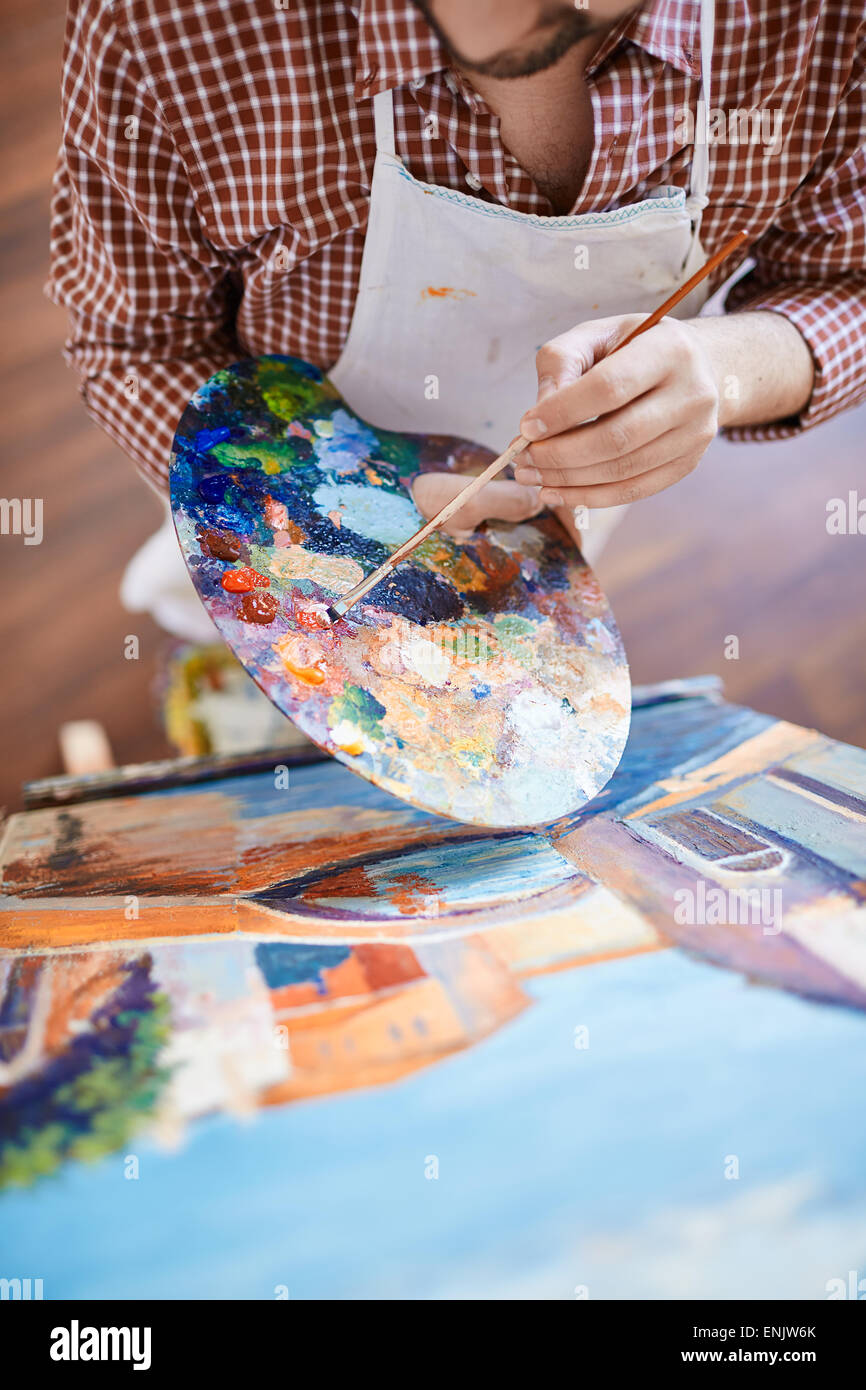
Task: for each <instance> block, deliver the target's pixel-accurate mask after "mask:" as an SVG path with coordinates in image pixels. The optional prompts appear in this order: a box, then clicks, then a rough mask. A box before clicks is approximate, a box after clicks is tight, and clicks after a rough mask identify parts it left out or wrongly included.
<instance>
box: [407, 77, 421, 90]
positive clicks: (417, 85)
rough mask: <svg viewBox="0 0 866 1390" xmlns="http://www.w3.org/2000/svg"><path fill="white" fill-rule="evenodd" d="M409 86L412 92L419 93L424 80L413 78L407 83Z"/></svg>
mask: <svg viewBox="0 0 866 1390" xmlns="http://www.w3.org/2000/svg"><path fill="white" fill-rule="evenodd" d="M409 86H410V87H411V88H412V91H413V92H420V90H421V88H422V87H423V86H424V78H423V77H413V78H412V81H411V82H410V83H409Z"/></svg>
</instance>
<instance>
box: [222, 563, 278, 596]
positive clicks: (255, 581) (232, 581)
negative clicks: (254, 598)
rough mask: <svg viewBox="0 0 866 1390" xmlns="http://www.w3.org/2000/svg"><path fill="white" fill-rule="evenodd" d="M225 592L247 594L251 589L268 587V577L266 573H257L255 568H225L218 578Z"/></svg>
mask: <svg viewBox="0 0 866 1390" xmlns="http://www.w3.org/2000/svg"><path fill="white" fill-rule="evenodd" d="M220 583H221V584H222V586H223V588H224V589H225V591H226V593H229V594H249V593H252V591H253V589H268V588H270V583H271V581H270V579H268V576H267V575H266V574H259V573H258V572H257V571H256V570H252V569H249V568H248V567H247V568H244V569H240V570H226V572H225V574H224V575H223V577H222V579H221V580H220Z"/></svg>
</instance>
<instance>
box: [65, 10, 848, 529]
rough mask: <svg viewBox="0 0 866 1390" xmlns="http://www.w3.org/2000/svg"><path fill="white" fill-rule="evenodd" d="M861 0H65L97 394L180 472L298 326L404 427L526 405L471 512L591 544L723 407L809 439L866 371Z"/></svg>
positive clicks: (80, 352)
mask: <svg viewBox="0 0 866 1390" xmlns="http://www.w3.org/2000/svg"><path fill="white" fill-rule="evenodd" d="M861 15H862V7H861V6H860V5H858V4H857V3H856V0H741V2H740V3H738V4H736V5H734V4H730V3H722V2H721V0H719V3H717V4H715V5H714V4H713V3H712V0H703V3H701V0H652V3H647V4H644V5H638V6H634V5H627V4H623V3H622V0H588V6H584V5H583V4H574V3H571V0H416V3H410V0H356V3H354V4H350V3H346V0H221V2H220V0H114V3H109V0H71V10H70V21H69V28H68V38H67V48H66V59H65V73H64V138H63V146H62V149H61V156H60V162H59V167H58V173H57V183H56V194H55V202H54V236H53V270H52V281H51V285H52V290H53V294H54V297H55V298H56V299H57V300H59V301H60V302H62V303H64V304H66V305H67V306H68V308H69V311H70V315H71V323H72V331H71V335H70V342H69V347H68V354H69V357H70V360H71V361H72V362H73V363H74V364H75V365H76V367H77V368H78V370H79V372H80V374H81V377H82V382H83V390H84V394H85V398H86V400H87V402H88V405H89V407H90V409H91V411H92V413H93V414H94V416H95V418H96V419H97V420H98V421H99V422H100V423H101V424H102V425H103V426H104V427H105V428H106V429H107V430H108V431H109V433H110V434H112V436H113V437H114V438H115V439H117V440H118V442H119V443H120V444H121V445H122V446H123V447H124V448H125V449H126V450H127V451H128V452H129V453H130V454H131V455H132V456H133V458H134V459H135V460H136V462H137V463H138V465H139V468H140V469H141V471H142V472H143V474H144V476H145V477H146V478H147V479H148V480H149V481H150V482H151V483H153V484H154V485H155V486H157V487H159V488H163V489H164V488H165V485H166V477H167V466H168V456H169V451H170V445H171V439H172V435H173V430H174V426H175V424H176V422H177V419H178V417H179V415H180V413H181V411H182V409H183V407H184V405H185V404H186V402H187V400H188V398H189V397H190V395H191V394H192V392H193V391H194V390H195V388H196V387H197V386H198V385H199V384H200V383H201V382H202V381H203V380H205V379H206V378H207V377H208V376H209V375H210V374H211V373H212V372H213V371H215V370H217V369H218V368H219V367H221V366H224V365H226V364H227V363H228V362H230V361H232V360H235V359H237V358H239V357H243V356H254V355H258V354H261V353H289V354H292V355H295V356H298V357H302V358H305V359H307V360H309V361H312V362H314V363H316V364H317V365H319V366H322V367H324V368H326V369H328V370H329V371H330V372H331V374H332V376H333V378H334V380H335V382H336V384H337V385H338V386H339V388H340V389H341V391H342V392H343V394H344V396H345V397H346V399H347V400H348V402H349V404H350V405H352V406H353V408H354V409H356V410H357V411H358V413H359V414H361V415H362V416H365V417H366V418H368V419H370V420H371V422H372V423H374V424H377V425H381V426H384V427H391V428H404V429H417V430H428V431H430V432H435V433H458V434H462V435H466V436H468V437H472V438H475V439H477V440H479V441H481V442H484V443H488V444H490V445H492V446H494V447H503V446H504V444H505V443H506V442H507V441H508V439H509V438H510V437H512V436H513V435H514V434H515V433H516V431H517V429H518V428H521V429H522V430H523V432H524V433H526V434H527V435H529V436H530V437H532V439H533V440H534V441H536V442H534V443H533V445H532V448H531V451H530V452H531V458H530V457H528V456H524V459H523V461H522V462H521V464H520V466H519V467H518V468H517V469H516V473H515V477H516V481H503V482H500V483H494V484H492V485H491V488H490V489H489V490H486V491H485V493H483V494H482V495H481V497H480V498H479V499H478V502H477V503H476V504H475V505H474V506H473V507H472V510H471V512H470V509H469V508H466V509H464V511H462V512H461V513H459V514H458V516H457V518H456V520H455V525H456V526H457V527H458V528H464V529H465V528H466V527H467V526H470V525H473V524H475V523H476V522H477V521H478V520H479V519H480V518H481V517H483V516H494V515H495V516H499V517H502V516H504V517H506V518H507V519H519V518H520V517H522V516H527V515H530V514H532V513H533V512H534V511H536V510H537V509H538V507H539V506H540V505H551V506H553V507H556V508H557V510H558V513H559V514H560V515H561V516H562V517H563V519H564V520H565V521H566V522H567V523H570V522H571V518H572V517H573V515H574V509H575V508H578V507H579V508H581V509H582V511H581V512H580V513H579V514H578V515H579V516H581V518H582V520H583V523H584V525H585V523H586V521H587V514H586V511H585V509H591V510H590V512H589V514H588V517H589V526H588V529H587V530H586V535H585V541H586V543H587V548H588V549H589V551H590V553H593V552H595V553H597V549H598V546H599V544H600V542H601V540H602V539H603V536H604V533H605V531H606V529H608V526H607V525H606V519H609V518H610V517H611V516H612V515H614V513H612V512H611V511H610V510H609V509H611V508H616V507H617V506H619V505H621V504H622V503H626V502H631V501H635V500H637V499H639V498H642V497H646V496H649V495H650V494H652V493H654V492H657V491H659V490H660V489H661V488H664V487H668V486H670V485H671V484H673V483H675V482H676V481H678V480H679V479H680V478H682V477H683V476H685V475H686V474H687V473H688V472H689V471H691V470H692V469H693V468H694V467H695V466H696V465H697V463H698V461H699V459H700V458H701V456H702V455H703V453H704V451H705V450H706V447H707V445H708V444H709V442H710V440H711V439H712V438H713V437H714V435H715V434H716V432H717V430H719V429H723V430H725V431H726V432H727V433H728V434H729V435H730V436H731V437H734V438H744V437H748V438H766V439H778V438H783V437H785V436H786V435H790V434H793V433H794V432H796V431H798V430H801V429H805V428H807V427H809V426H812V425H815V424H817V423H819V422H820V421H822V420H826V419H828V418H829V417H830V416H832V415H833V414H835V413H836V412H837V411H839V410H842V409H844V408H846V407H848V406H850V405H853V404H855V403H856V402H858V401H859V400H861V399H863V397H864V394H866V358H864V355H863V354H862V352H861V351H860V342H861V339H862V333H863V328H864V324H866V272H864V269H863V267H864V264H866V260H864V251H866V218H864V209H866V193H864V163H866V160H864V153H863V149H862V146H863V132H864V124H866V121H864V105H866V103H864V95H863V94H864V90H866V88H864V84H863V78H864V66H866V64H864V50H866V41H864V34H863V22H862V18H861ZM741 227H743V228H745V229H746V230H747V232H748V234H749V241H748V244H747V251H748V253H749V255H750V256H751V258H752V259H753V261H754V265H753V266H752V268H751V269H749V270H748V272H747V273H746V274H745V275H744V276H743V277H742V278H741V279H740V280H739V282H738V283H737V284H736V286H735V288H734V289H733V290H732V291H731V292H730V294H729V295H728V300H727V303H726V308H727V310H728V312H727V313H726V314H725V315H723V316H714V317H713V316H708V317H705V318H699V317H697V314H698V311H699V309H700V306H701V303H702V299H703V295H700V296H692V297H690V298H689V299H688V300H687V301H685V304H684V305H683V310H682V312H683V314H684V315H685V317H684V318H682V319H681V320H679V321H677V320H674V319H667V320H665V321H663V322H662V323H661V324H659V325H658V326H657V327H655V328H653V329H651V330H650V331H649V332H648V333H647V334H645V335H643V336H642V337H641V338H640V339H639V340H638V341H637V342H636V343H635V344H634V345H632V346H630V347H628V348H626V349H623V351H622V352H619V353H617V354H616V355H615V356H613V357H610V356H609V354H610V350H611V348H612V347H613V346H615V345H616V343H618V342H619V341H621V340H622V338H624V337H625V336H626V335H627V333H628V331H629V330H630V329H631V328H632V327H633V326H634V324H635V323H636V322H638V321H639V318H638V317H637V316H639V315H641V314H644V313H646V312H648V311H649V310H651V309H652V308H654V307H655V306H656V305H657V304H658V303H659V302H661V300H662V299H664V298H665V297H666V296H667V294H669V293H670V292H671V290H672V289H673V288H675V287H676V286H677V285H678V284H679V283H681V282H682V281H683V280H684V279H685V278H687V277H688V275H689V274H690V273H691V272H692V270H694V269H695V268H697V266H698V265H700V264H701V263H702V261H703V260H704V259H705V257H706V256H707V255H709V254H710V253H711V252H712V251H713V250H715V249H716V248H717V247H718V246H719V245H721V243H722V242H723V241H724V240H725V239H726V238H727V237H729V236H730V235H731V234H732V233H733V232H734V231H736V230H738V229H739V228H741ZM743 254H744V255H745V252H744V253H743ZM741 259H742V258H741ZM732 268H733V267H732V266H730V265H729V266H728V267H726V268H725V270H724V271H720V272H719V274H718V276H717V277H716V280H715V281H714V282H713V284H712V286H706V287H705V290H704V294H705V293H706V291H707V290H709V289H710V288H711V287H712V288H716V287H717V286H718V284H719V283H720V281H721V280H722V279H723V278H724V276H725V275H726V274H727V273H728V272H729V271H730V270H731V269H732ZM734 311H735V312H734ZM536 353H537V357H536ZM536 388H537V401H536V403H535V405H533V397H534V396H535V395H536ZM524 412H525V413H524ZM460 486H461V480H459V479H454V478H452V477H449V476H447V475H437V476H436V477H434V478H433V479H432V480H426V481H425V483H424V486H423V487H422V488H420V489H419V490H418V492H417V494H416V500H417V501H418V504H419V506H421V508H422V510H424V511H425V512H426V513H427V514H430V513H431V512H432V510H433V509H434V508H435V507H436V506H438V505H441V503H442V502H443V501H444V500H445V499H446V498H447V497H448V496H450V495H453V491H454V489H455V488H458V487H460ZM539 489H540V491H539ZM596 509H601V510H596Z"/></svg>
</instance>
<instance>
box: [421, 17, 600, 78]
mask: <svg viewBox="0 0 866 1390" xmlns="http://www.w3.org/2000/svg"><path fill="white" fill-rule="evenodd" d="M414 4H415V5H416V6H417V8H418V9H419V10H420V11H421V13H422V14H423V15H424V18H425V19H426V20H427V23H428V24H429V25H430V27H431V28H432V29H433V30H435V32H436V34H437V35H438V36H439V38H440V39H441V40H442V42H443V43H444V44H445V47H446V48H447V49H448V51H449V52H450V53H451V55H452V57H453V58H454V60H455V62H456V63H457V64H458V65H459V66H460V67H461V68H463V69H464V70H465V71H466V72H477V73H481V74H483V75H484V76H485V77H499V78H512V77H532V75H533V74H534V73H536V72H543V71H544V69H545V68H552V67H553V66H554V64H555V63H558V62H559V60H560V58H562V57H563V55H564V54H565V53H567V52H568V50H569V49H570V48H573V47H574V45H575V44H576V43H580V41H581V39H585V38H586V37H587V36H588V35H589V34H594V33H597V32H599V31H600V30H601V29H603V28H604V27H605V26H604V25H603V24H596V23H593V21H592V20H591V19H590V18H589V16H588V15H587V14H585V13H583V12H582V11H580V10H573V11H570V12H567V13H566V14H565V15H564V16H563V18H561V19H559V20H557V21H555V22H553V23H551V24H548V25H547V26H545V28H546V32H545V31H540V32H539V34H538V35H536V36H535V38H534V40H533V41H532V43H531V45H530V44H528V45H527V46H526V47H524V48H521V49H506V50H503V51H502V52H501V53H494V54H492V55H491V56H490V57H489V58H476V59H472V58H469V57H467V55H466V54H465V53H462V52H461V51H460V49H459V48H458V47H457V46H456V45H455V44H454V43H453V42H452V40H451V36H450V35H449V34H448V33H446V31H445V30H444V29H443V28H442V26H441V25H440V24H439V22H438V21H437V19H436V16H435V15H434V14H433V13H432V10H431V7H430V5H429V3H428V2H427V0H414Z"/></svg>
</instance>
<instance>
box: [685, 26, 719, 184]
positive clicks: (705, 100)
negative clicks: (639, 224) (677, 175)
mask: <svg viewBox="0 0 866 1390" xmlns="http://www.w3.org/2000/svg"><path fill="white" fill-rule="evenodd" d="M700 6H701V92H700V96H699V97H698V111H697V116H696V119H695V143H694V146H693V154H692V176H691V181H690V187H689V192H690V194H691V196H692V198H697V199H700V200H701V205H702V206H705V204H706V197H707V188H708V187H709V182H710V149H709V115H710V105H711V97H710V83H711V74H712V67H713V44H714V42H715V37H716V5H715V0H700Z"/></svg>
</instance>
